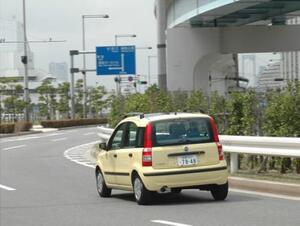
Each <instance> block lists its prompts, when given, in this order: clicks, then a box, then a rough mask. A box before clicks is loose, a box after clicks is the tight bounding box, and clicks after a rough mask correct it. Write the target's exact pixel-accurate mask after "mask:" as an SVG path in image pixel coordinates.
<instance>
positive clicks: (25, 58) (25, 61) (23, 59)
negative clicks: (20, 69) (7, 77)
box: [21, 56, 28, 64]
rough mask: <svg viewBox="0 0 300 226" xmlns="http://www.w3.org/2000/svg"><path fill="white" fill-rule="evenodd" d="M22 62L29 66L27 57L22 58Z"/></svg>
mask: <svg viewBox="0 0 300 226" xmlns="http://www.w3.org/2000/svg"><path fill="white" fill-rule="evenodd" d="M21 61H22V63H23V64H27V63H28V57H27V56H21Z"/></svg>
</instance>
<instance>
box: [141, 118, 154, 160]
mask: <svg viewBox="0 0 300 226" xmlns="http://www.w3.org/2000/svg"><path fill="white" fill-rule="evenodd" d="M142 165H143V166H152V125H151V124H150V123H148V124H147V126H146V128H145V133H144V149H143V154H142Z"/></svg>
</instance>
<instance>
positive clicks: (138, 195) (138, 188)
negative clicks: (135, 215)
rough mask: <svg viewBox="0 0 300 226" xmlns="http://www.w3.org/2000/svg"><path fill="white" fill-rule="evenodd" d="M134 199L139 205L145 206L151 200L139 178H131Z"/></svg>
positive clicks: (148, 192) (149, 193)
mask: <svg viewBox="0 0 300 226" xmlns="http://www.w3.org/2000/svg"><path fill="white" fill-rule="evenodd" d="M133 192H134V198H135V200H136V202H137V203H138V204H139V205H147V204H148V203H149V202H150V199H151V192H150V191H148V190H147V188H146V187H145V185H144V184H143V182H142V180H141V178H140V177H139V176H135V177H134V178H133Z"/></svg>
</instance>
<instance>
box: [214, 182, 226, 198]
mask: <svg viewBox="0 0 300 226" xmlns="http://www.w3.org/2000/svg"><path fill="white" fill-rule="evenodd" d="M210 192H211V194H212V196H213V197H214V199H215V200H216V201H221V200H224V199H226V197H227V194H228V182H227V183H226V184H222V185H215V186H214V187H213V188H212V189H211V190H210Z"/></svg>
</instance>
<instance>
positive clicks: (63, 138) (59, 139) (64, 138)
mask: <svg viewBox="0 0 300 226" xmlns="http://www.w3.org/2000/svg"><path fill="white" fill-rule="evenodd" d="M66 139H67V138H66V137H62V138H58V139H54V140H52V141H54V142H56V141H61V140H66Z"/></svg>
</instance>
